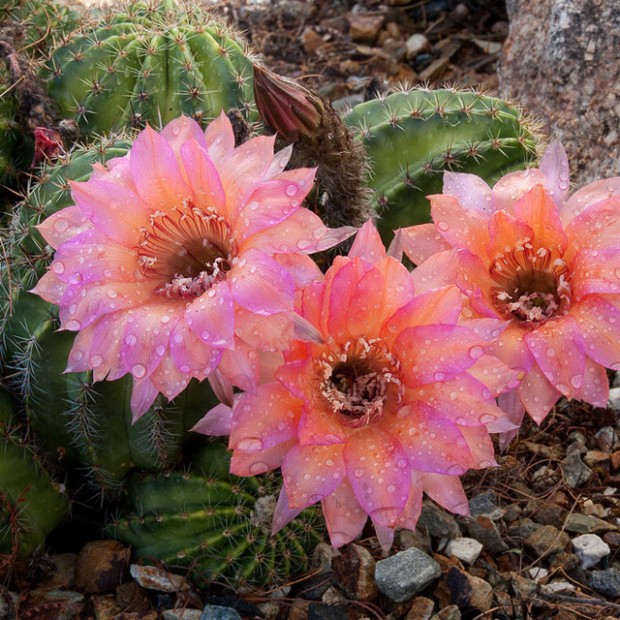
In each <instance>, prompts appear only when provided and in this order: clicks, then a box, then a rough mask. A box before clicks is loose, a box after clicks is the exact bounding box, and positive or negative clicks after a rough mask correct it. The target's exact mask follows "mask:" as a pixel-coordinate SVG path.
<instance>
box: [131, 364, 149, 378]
mask: <svg viewBox="0 0 620 620" xmlns="http://www.w3.org/2000/svg"><path fill="white" fill-rule="evenodd" d="M131 374H132V375H133V376H134V377H135V378H136V379H142V377H144V375H145V374H146V366H145V365H144V364H134V366H133V367H132V369H131Z"/></svg>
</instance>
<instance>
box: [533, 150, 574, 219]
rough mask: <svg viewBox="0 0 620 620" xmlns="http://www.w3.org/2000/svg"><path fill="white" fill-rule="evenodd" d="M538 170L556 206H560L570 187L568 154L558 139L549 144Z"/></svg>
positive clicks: (565, 198) (564, 200)
mask: <svg viewBox="0 0 620 620" xmlns="http://www.w3.org/2000/svg"><path fill="white" fill-rule="evenodd" d="M539 168H540V171H541V172H542V173H543V175H544V177H545V187H546V188H547V191H548V192H549V194H551V196H552V197H553V199H554V200H555V202H556V204H557V205H558V207H561V206H562V205H563V204H564V203H565V202H566V200H567V198H568V190H569V187H570V183H569V179H570V169H569V167H568V156H567V155H566V151H565V150H564V147H563V146H562V143H561V142H560V141H559V140H554V141H553V142H551V144H549V146H548V147H547V150H546V151H545V154H544V155H543V157H542V159H541V160H540V166H539Z"/></svg>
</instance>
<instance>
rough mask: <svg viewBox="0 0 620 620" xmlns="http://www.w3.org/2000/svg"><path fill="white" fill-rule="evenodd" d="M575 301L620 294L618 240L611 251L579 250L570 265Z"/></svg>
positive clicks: (619, 249)
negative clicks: (598, 295)
mask: <svg viewBox="0 0 620 620" xmlns="http://www.w3.org/2000/svg"><path fill="white" fill-rule="evenodd" d="M570 273H571V276H572V278H571V281H570V286H571V293H572V296H573V299H575V301H580V300H581V299H583V298H584V297H585V296H587V295H591V294H596V293H602V294H607V293H609V294H612V295H618V294H620V240H619V243H618V248H616V249H613V250H607V249H605V250H580V251H579V252H578V253H577V255H576V256H575V258H574V260H573V261H572V263H571V265H570Z"/></svg>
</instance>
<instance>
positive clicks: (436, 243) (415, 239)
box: [399, 224, 452, 265]
mask: <svg viewBox="0 0 620 620" xmlns="http://www.w3.org/2000/svg"><path fill="white" fill-rule="evenodd" d="M399 236H400V242H401V244H402V248H403V251H404V252H405V254H406V255H407V256H408V258H409V259H410V260H411V262H412V263H413V264H414V265H419V264H420V263H423V262H424V261H425V260H426V259H427V258H429V257H430V256H432V255H433V254H437V253H438V252H445V251H446V250H451V249H452V246H451V245H450V243H448V242H447V241H446V240H445V239H444V238H443V237H442V236H441V235H440V234H439V232H438V231H437V228H436V226H435V224H420V225H418V226H410V227H409V228H401V229H400V230H399Z"/></svg>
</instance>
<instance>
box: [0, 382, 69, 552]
mask: <svg viewBox="0 0 620 620" xmlns="http://www.w3.org/2000/svg"><path fill="white" fill-rule="evenodd" d="M68 509H69V501H68V499H67V497H66V495H65V494H64V493H63V491H62V487H61V485H60V484H59V483H57V482H56V481H54V480H52V478H50V476H49V475H48V474H47V473H46V471H45V470H44V469H43V467H42V466H41V463H40V462H39V460H38V457H37V454H36V451H35V449H34V447H33V446H32V445H31V444H29V443H28V442H27V441H26V439H25V437H24V433H23V432H22V429H20V427H19V425H18V424H17V423H16V419H15V416H14V414H13V411H12V404H11V400H10V397H9V395H8V394H7V393H6V392H5V391H2V390H0V553H2V554H8V555H11V556H12V557H14V558H26V557H28V556H29V555H31V554H32V553H34V552H36V551H38V550H40V549H41V547H42V546H43V544H44V542H45V539H46V537H47V535H48V534H49V533H50V532H51V531H52V530H53V529H54V528H55V527H56V526H57V525H59V524H60V522H61V521H62V519H63V518H64V517H65V515H66V514H67V512H68Z"/></svg>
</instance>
